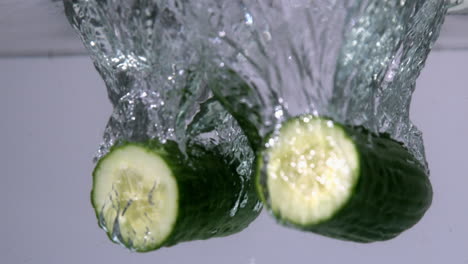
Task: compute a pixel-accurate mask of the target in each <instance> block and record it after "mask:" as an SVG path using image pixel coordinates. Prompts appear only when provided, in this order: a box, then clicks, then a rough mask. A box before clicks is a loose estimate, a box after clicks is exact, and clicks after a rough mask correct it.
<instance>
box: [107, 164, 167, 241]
mask: <svg viewBox="0 0 468 264" xmlns="http://www.w3.org/2000/svg"><path fill="white" fill-rule="evenodd" d="M165 194H166V192H165V188H164V185H163V184H160V183H158V181H157V180H155V181H154V182H153V184H148V180H147V179H144V177H143V176H142V175H141V174H139V172H138V170H136V169H132V168H124V169H120V170H118V171H117V172H116V180H115V181H114V183H113V188H112V192H111V193H110V194H109V196H108V197H109V201H108V203H107V204H111V206H106V205H104V206H103V212H104V225H106V226H105V227H106V229H107V230H109V232H111V233H112V234H111V237H113V238H114V240H117V241H116V242H119V243H124V244H126V245H127V246H130V247H131V246H132V245H148V244H151V243H154V241H155V235H157V234H155V233H157V232H155V230H154V228H153V227H154V226H157V221H158V217H161V215H159V210H158V209H159V206H161V204H160V201H161V199H164V197H165ZM116 226H118V228H115V227H116Z"/></svg>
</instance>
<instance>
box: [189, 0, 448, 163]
mask: <svg viewBox="0 0 468 264" xmlns="http://www.w3.org/2000/svg"><path fill="white" fill-rule="evenodd" d="M191 5H192V6H193V7H192V8H191V9H190V10H191V12H190V16H191V17H190V18H188V20H192V21H196V23H195V24H196V25H197V26H198V27H199V30H200V32H201V33H200V34H199V35H200V36H202V38H203V39H204V42H205V45H207V46H208V47H210V49H211V50H213V51H217V53H216V54H215V55H213V61H215V63H214V66H215V67H214V69H213V73H215V72H220V69H221V71H223V70H222V69H233V70H234V71H235V72H236V73H237V74H238V75H239V76H241V77H242V78H243V80H245V81H246V82H248V83H249V84H250V85H251V87H252V88H251V90H252V91H251V92H250V93H246V92H239V90H238V89H237V88H236V87H223V88H222V89H219V92H220V93H221V94H222V96H223V97H230V96H233V95H235V96H236V97H237V100H229V102H228V107H229V108H231V109H236V111H241V110H243V111H244V112H243V113H244V114H245V118H246V119H248V121H249V122H250V123H252V124H253V125H254V126H255V127H256V128H257V129H258V132H259V134H260V137H264V136H265V135H266V134H267V133H270V132H271V131H272V130H275V129H277V128H278V127H279V126H280V124H281V123H282V122H283V121H284V120H285V119H288V118H290V117H293V116H297V115H301V114H304V113H313V114H316V115H322V116H328V117H331V118H333V119H334V120H336V121H338V122H341V123H345V124H350V125H362V126H365V127H366V128H368V129H369V130H371V131H373V132H379V133H388V134H390V135H391V136H392V138H394V139H396V140H398V141H401V142H403V143H404V144H405V145H406V146H407V147H408V148H409V149H410V151H411V152H412V153H413V154H414V155H415V156H416V157H417V159H418V160H419V161H420V162H421V164H423V165H424V166H426V168H427V164H426V161H425V155H424V145H423V141H422V135H421V132H420V131H419V130H418V129H417V128H416V127H415V126H414V125H413V124H412V123H411V120H410V118H409V110H410V103H411V96H412V93H413V92H414V89H415V81H416V79H417V77H418V76H419V73H420V71H421V70H422V68H423V66H424V63H425V60H426V58H427V55H428V54H429V52H430V50H431V47H432V45H433V43H434V41H435V40H436V39H437V37H438V34H439V30H440V26H441V25H442V23H443V20H444V16H445V13H446V9H447V8H448V6H449V4H447V3H445V2H444V1H442V0H415V1H396V0H395V1H380V0H343V1H334V0H326V1H305V0H294V1H290V0H284V1H280V0H277V1H274V0H270V1H244V0H234V1H216V0H200V1H196V3H191ZM224 78H225V79H226V82H227V80H228V79H232V77H229V76H228V77H224ZM236 78H237V77H236Z"/></svg>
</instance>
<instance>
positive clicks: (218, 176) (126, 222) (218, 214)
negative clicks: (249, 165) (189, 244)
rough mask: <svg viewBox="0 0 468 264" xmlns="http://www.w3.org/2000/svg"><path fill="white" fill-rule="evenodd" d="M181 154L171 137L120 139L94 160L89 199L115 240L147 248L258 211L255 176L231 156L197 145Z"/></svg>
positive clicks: (220, 231)
mask: <svg viewBox="0 0 468 264" xmlns="http://www.w3.org/2000/svg"><path fill="white" fill-rule="evenodd" d="M186 154H187V155H184V154H183V153H182V152H181V151H180V150H179V146H178V145H177V144H176V143H175V142H171V141H168V142H167V143H165V144H160V143H158V142H155V141H152V142H147V143H145V144H143V143H126V144H123V145H121V146H118V147H114V148H113V149H112V150H111V151H110V152H109V153H108V154H107V155H106V156H104V157H103V158H102V159H101V160H100V161H99V162H98V164H97V165H96V168H95V170H94V173H93V177H94V185H93V191H92V203H93V206H94V208H95V210H96V215H97V216H98V218H99V223H100V225H101V227H103V228H104V229H105V230H106V231H107V234H108V235H109V237H110V238H111V239H112V240H113V241H114V242H117V243H120V244H123V245H124V246H126V247H128V248H130V249H132V250H135V251H139V252H146V251H151V250H155V249H157V248H160V247H162V246H171V245H174V244H177V243H179V242H182V241H190V240H197V239H208V238H211V237H219V236H226V235H230V234H233V233H236V232H239V231H241V230H243V229H244V228H246V227H247V226H248V224H249V223H250V222H252V221H253V220H254V219H255V218H256V217H257V216H258V214H259V211H260V210H259V206H258V201H257V200H256V199H254V197H256V195H255V189H254V184H250V185H249V184H248V183H244V181H246V179H243V178H241V177H240V176H239V174H238V173H236V164H235V163H227V162H225V161H223V160H222V158H221V156H220V155H218V154H217V153H215V152H213V151H208V150H206V149H204V148H203V147H201V146H198V145H190V146H189V147H188V150H187V153H186ZM247 180H248V179H247ZM245 188H250V189H246V190H244V189H245ZM245 192H247V193H248V194H249V195H245ZM241 195H242V197H240V196H241ZM240 198H243V199H244V201H242V202H243V203H242V205H239V199H240ZM249 198H251V199H249Z"/></svg>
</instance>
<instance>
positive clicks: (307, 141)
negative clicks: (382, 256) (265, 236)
mask: <svg viewBox="0 0 468 264" xmlns="http://www.w3.org/2000/svg"><path fill="white" fill-rule="evenodd" d="M265 146H266V147H265V148H264V149H263V150H262V151H260V152H259V156H258V157H257V162H258V164H257V168H258V169H257V187H258V191H259V193H260V195H261V197H262V199H263V201H264V202H265V204H266V206H267V207H268V208H269V209H270V210H271V212H272V213H273V215H274V216H275V217H276V218H277V219H278V220H279V221H280V222H281V223H284V224H286V225H290V226H294V227H297V228H299V229H302V230H307V231H312V232H315V233H318V234H322V235H325V236H330V237H334V238H339V239H343V240H352V241H357V242H373V241H378V240H387V239H391V238H393V237H395V236H397V235H398V234H400V233H401V232H403V231H404V230H406V229H408V228H410V227H411V226H413V225H414V224H416V223H417V222H418V221H419V220H420V219H421V218H422V217H423V215H424V213H425V212H426V210H427V209H428V208H429V206H430V204H431V201H432V188H431V184H430V182H429V179H428V176H427V175H426V173H425V170H424V169H423V167H422V166H421V165H420V164H419V163H418V161H417V160H416V159H415V158H414V157H413V156H412V155H411V154H410V153H409V152H408V150H407V149H406V148H405V147H404V146H403V145H402V144H400V143H399V142H396V141H394V140H392V139H391V138H390V137H388V136H386V135H374V134H372V133H369V132H367V131H366V130H365V129H363V128H356V127H349V126H343V125H340V124H337V123H335V122H333V121H332V120H329V119H326V118H320V117H316V116H311V115H305V116H301V117H297V118H292V119H290V120H289V121H287V122H286V123H284V124H283V126H282V128H281V129H280V130H279V132H278V133H276V134H273V135H271V136H270V137H269V138H268V139H267V140H266V144H265Z"/></svg>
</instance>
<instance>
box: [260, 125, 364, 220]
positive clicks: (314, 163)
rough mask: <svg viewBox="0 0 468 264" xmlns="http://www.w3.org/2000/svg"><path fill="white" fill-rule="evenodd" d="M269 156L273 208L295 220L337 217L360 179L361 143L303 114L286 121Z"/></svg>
mask: <svg viewBox="0 0 468 264" xmlns="http://www.w3.org/2000/svg"><path fill="white" fill-rule="evenodd" d="M267 155H268V157H269V162H268V164H267V168H266V169H267V188H268V192H269V199H270V203H271V208H272V210H273V211H274V212H275V213H277V214H279V215H280V217H281V218H282V219H284V220H287V221H289V222H292V223H295V224H299V225H313V224H317V223H319V222H322V221H325V220H327V219H329V218H330V217H332V216H333V215H334V213H336V212H337V211H338V210H339V209H340V208H341V207H342V206H343V205H344V204H345V203H346V202H347V200H348V199H349V197H350V196H351V194H352V191H353V188H354V186H355V184H356V182H357V178H358V174H359V172H358V171H359V168H358V167H359V157H358V152H357V150H356V147H355V145H354V144H353V141H352V140H351V139H350V138H349V137H348V135H347V134H346V132H345V131H344V130H343V129H342V128H341V127H340V126H337V125H335V124H334V123H333V122H332V121H329V120H326V119H321V118H318V117H313V116H304V117H299V118H296V119H294V120H290V121H288V122H286V123H285V124H284V125H283V127H282V128H281V129H280V131H279V135H277V136H276V137H275V138H273V139H272V140H270V141H269V149H268V150H267Z"/></svg>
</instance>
